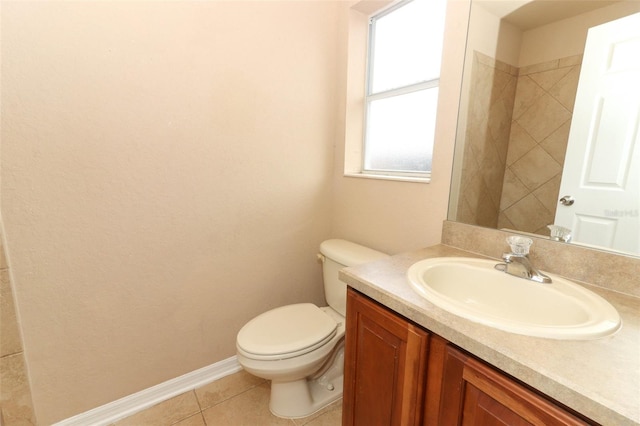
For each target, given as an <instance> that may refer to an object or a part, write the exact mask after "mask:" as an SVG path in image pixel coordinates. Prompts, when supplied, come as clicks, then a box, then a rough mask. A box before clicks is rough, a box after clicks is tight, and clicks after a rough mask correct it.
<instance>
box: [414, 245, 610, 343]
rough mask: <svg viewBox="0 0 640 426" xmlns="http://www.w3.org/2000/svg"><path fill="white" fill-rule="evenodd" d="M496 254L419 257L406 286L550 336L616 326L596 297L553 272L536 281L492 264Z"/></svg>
mask: <svg viewBox="0 0 640 426" xmlns="http://www.w3.org/2000/svg"><path fill="white" fill-rule="evenodd" d="M498 263H500V262H499V261H496V260H484V259H473V258H466V257H438V258H432V259H425V260H422V261H420V262H417V263H415V264H414V265H412V266H411V267H410V268H409V271H408V273H407V274H408V278H409V282H410V283H411V286H412V287H413V288H414V289H415V290H416V291H417V292H418V293H419V294H420V295H421V296H423V297H424V298H425V299H427V300H428V301H429V302H431V303H433V304H434V305H436V306H438V307H440V308H442V309H445V310H447V311H449V312H451V313H453V314H455V315H459V316H461V317H464V318H467V319H469V320H471V321H475V322H478V323H481V324H485V325H488V326H491V327H494V328H498V329H500V330H504V331H509V332H512V333H517V334H525V335H528V336H537V337H547V338H552V339H593V338H598V337H603V336H607V335H610V334H613V333H614V332H615V331H616V330H618V329H619V328H620V326H621V321H620V315H619V314H618V311H617V310H616V309H615V308H614V307H613V306H611V304H610V303H609V302H607V301H606V300H604V299H603V298H602V297H600V296H598V295H597V294H595V293H593V292H592V291H589V290H587V289H586V288H584V287H582V286H580V285H578V284H575V283H573V282H571V281H569V280H566V279H564V278H561V277H558V276H557V275H553V274H547V275H549V277H551V279H552V280H553V282H552V283H551V284H541V283H537V282H533V281H529V280H526V279H523V278H518V277H514V276H512V275H509V274H507V273H505V272H501V271H498V270H496V269H495V268H494V266H495V265H496V264H498Z"/></svg>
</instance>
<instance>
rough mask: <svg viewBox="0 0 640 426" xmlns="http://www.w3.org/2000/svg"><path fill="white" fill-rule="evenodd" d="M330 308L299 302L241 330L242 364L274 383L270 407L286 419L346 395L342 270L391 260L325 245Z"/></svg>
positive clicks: (340, 244)
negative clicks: (382, 260)
mask: <svg viewBox="0 0 640 426" xmlns="http://www.w3.org/2000/svg"><path fill="white" fill-rule="evenodd" d="M318 257H319V258H320V259H321V260H322V265H323V266H322V273H323V278H324V293H325V297H326V299H327V303H328V304H329V306H324V307H318V306H316V305H314V304H312V303H297V304H293V305H286V306H281V307H279V308H275V309H272V310H270V311H267V312H265V313H263V314H260V315H258V316H257V317H255V318H253V319H252V320H250V321H249V322H248V323H247V324H245V326H244V327H242V329H241V330H240V331H239V332H238V336H237V339H236V349H237V356H238V362H239V363H240V365H241V366H242V367H243V368H244V369H245V371H247V372H248V373H251V374H253V375H254V376H258V377H262V378H264V379H268V380H271V398H270V401H269V409H270V410H271V412H272V413H273V414H274V415H276V416H278V417H284V418H300V417H306V416H309V415H311V414H313V413H314V412H316V411H318V410H320V409H321V408H323V407H326V406H327V405H329V404H330V403H332V402H333V401H335V400H337V399H339V398H340V397H341V396H342V381H343V372H344V332H345V315H346V308H347V302H346V297H347V286H346V284H345V283H343V282H342V281H340V280H339V279H338V271H339V270H340V269H342V268H344V267H346V266H355V265H359V264H362V263H366V262H371V261H374V260H378V259H383V258H386V257H388V256H387V255H386V254H384V253H381V252H379V251H376V250H372V249H370V248H367V247H363V246H361V245H358V244H355V243H352V242H349V241H345V240H338V239H334V240H327V241H324V242H323V243H322V244H320V254H318Z"/></svg>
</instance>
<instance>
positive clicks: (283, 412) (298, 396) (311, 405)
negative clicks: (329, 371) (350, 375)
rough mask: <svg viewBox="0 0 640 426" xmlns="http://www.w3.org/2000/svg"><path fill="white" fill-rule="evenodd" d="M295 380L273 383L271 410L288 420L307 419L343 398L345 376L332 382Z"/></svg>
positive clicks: (335, 378) (340, 376)
mask: <svg viewBox="0 0 640 426" xmlns="http://www.w3.org/2000/svg"><path fill="white" fill-rule="evenodd" d="M323 378H325V376H322V377H321V378H320V379H317V380H307V379H302V380H295V381H293V382H284V383H277V382H272V383H271V400H270V401H269V409H270V410H271V413H273V415H275V416H278V417H283V418H286V419H297V418H301V417H307V416H310V415H311V414H313V413H315V412H316V411H319V410H321V409H323V408H324V407H326V406H327V405H329V404H331V403H332V402H334V401H336V400H338V399H340V398H341V397H342V383H343V375H342V374H341V375H339V376H338V377H334V378H333V379H332V380H327V381H324V380H322V379H323Z"/></svg>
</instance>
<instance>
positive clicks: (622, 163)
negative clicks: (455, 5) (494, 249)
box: [449, 0, 640, 255]
mask: <svg viewBox="0 0 640 426" xmlns="http://www.w3.org/2000/svg"><path fill="white" fill-rule="evenodd" d="M638 12H640V1H581V0H573V1H560V0H558V1H548V0H534V1H509V0H503V1H485V0H474V1H473V2H472V9H471V18H470V24H469V35H468V40H467V52H466V58H465V70H464V77H463V88H462V96H461V104H460V116H459V122H458V132H457V141H456V154H455V161H454V173H453V178H452V188H451V189H452V190H451V200H450V205H449V219H450V220H454V221H458V222H464V223H468V224H473V225H479V226H486V227H492V228H498V229H510V230H515V231H520V232H525V233H532V234H538V235H541V236H550V233H551V230H550V229H549V225H553V224H556V225H559V226H562V227H565V228H568V229H571V237H570V238H571V241H572V242H574V243H582V244H586V245H590V246H597V247H602V248H606V249H610V250H615V251H622V252H625V253H631V254H634V255H640V227H639V226H640V225H639V224H640V171H639V169H640V147H639V146H638V145H640V142H639V141H638V140H639V139H640V132H638V119H639V118H638V116H639V115H640V113H639V112H638V110H639V108H640V100H639V99H640V96H635V95H634V94H635V92H638V93H639V94H640V91H638V90H640V88H639V87H638V82H639V81H640V61H639V60H638V59H637V57H638V54H637V52H638V51H640V50H639V49H640V33H639V32H640V25H635V28H634V25H633V24H632V25H629V22H628V23H627V25H626V26H627V27H629V28H630V30H629V31H635V33H633V34H632V35H631V36H627V35H625V36H624V37H626V38H625V39H624V40H625V42H624V43H619V42H618V41H616V42H615V43H617V44H615V43H614V44H612V45H611V46H614V47H606V48H605V47H602V46H603V44H602V43H601V42H599V41H597V40H596V41H594V40H595V39H598V40H599V39H601V38H602V37H605V38H606V37H609V36H608V35H607V34H611V33H615V34H618V33H619V32H620V31H619V30H618V29H615V30H613V31H608V32H605V31H602V30H600V28H601V27H607V26H609V27H610V28H618V27H619V23H620V22H623V21H625V20H626V21H629V20H630V19H640V15H638V16H637V17H636V16H635V15H636V14H638ZM631 15H633V16H631ZM624 17H628V18H624ZM621 18H624V19H621ZM605 23H607V24H606V25H603V24H605ZM593 27H598V29H597V30H591V31H589V29H590V28H593ZM588 32H589V42H587V41H586V40H587V33H588ZM594 33H597V34H595V35H594ZM601 33H604V34H605V35H604V36H603V35H598V34H601ZM616 37H621V36H619V35H616ZM626 40H637V43H636V42H631V43H628V42H626ZM634 43H635V44H634ZM585 46H587V47H588V49H586V50H585ZM589 46H591V47H589ZM594 46H596V47H594ZM598 46H599V47H598ZM615 46H618V47H615ZM620 46H622V47H620ZM607 49H608V50H607ZM594 52H596V53H594ZM598 52H599V53H598ZM602 52H608V53H606V54H603V53H602ZM612 52H617V53H616V54H615V55H613V54H612ZM633 52H635V53H633ZM614 56H615V57H617V58H625V59H620V60H617V61H618V62H617V63H619V64H622V65H615V67H618V68H620V67H626V68H625V69H624V70H622V68H620V69H616V72H617V74H616V78H613V79H611V81H613V82H614V83H616V84H618V86H619V87H617V89H615V90H609V89H607V90H608V92H611V93H613V95H611V94H609V93H607V94H602V93H600V92H594V90H595V89H594V87H600V86H598V84H596V83H593V82H592V81H593V78H594V77H593V75H594V72H593V70H594V69H595V70H597V69H602V68H603V67H602V65H601V64H598V63H597V61H601V62H602V61H605V59H603V58H605V57H606V58H609V59H607V61H610V62H611V60H612V59H611V58H613V57H614ZM588 69H589V70H591V71H587V70H588ZM620 70H622V71H620ZM620 76H623V77H624V78H621V77H620ZM579 83H580V84H579ZM625 85H626V86H625ZM609 86H610V83H607V86H606V87H607V88H608V87H609ZM598 90H599V89H598ZM603 93H604V92H603ZM594 100H596V101H594ZM585 117H586V118H585ZM594 118H595V119H594ZM594 123H595V124H594ZM576 176H577V177H576ZM571 182H573V183H572V185H573V186H571V185H569V184H570V183H571ZM576 182H577V183H576ZM576 185H577V186H576ZM577 187H579V188H578V189H576V188H577ZM587 187H588V188H591V189H595V191H593V190H592V191H591V193H589V194H587V193H586V192H584V191H582V189H584V188H587ZM561 188H562V191H563V193H562V194H561V193H560V192H561ZM566 191H568V193H566V194H565V193H564V192H566ZM616 194H617V195H618V200H615V199H613V198H611V197H610V195H611V196H613V195H616ZM565 196H566V197H565ZM561 199H564V201H563V202H561V201H560V200H561ZM587 206H591V210H585V208H586V207H587ZM594 209H595V210H594ZM556 231H557V230H556ZM560 237H561V238H557V239H558V240H567V239H569V238H566V237H567V236H566V235H561V236H560Z"/></svg>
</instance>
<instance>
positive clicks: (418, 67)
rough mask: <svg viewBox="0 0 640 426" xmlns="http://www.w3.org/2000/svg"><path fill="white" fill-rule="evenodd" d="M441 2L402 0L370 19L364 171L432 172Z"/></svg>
mask: <svg viewBox="0 0 640 426" xmlns="http://www.w3.org/2000/svg"><path fill="white" fill-rule="evenodd" d="M445 8H446V1H445V0H405V1H402V2H400V3H398V4H396V5H394V6H393V7H391V8H389V9H387V10H384V11H383V12H381V13H379V14H377V15H375V16H373V17H372V18H371V20H370V25H369V52H368V53H369V61H368V68H367V88H366V90H367V92H366V112H365V114H366V116H365V121H366V125H365V142H364V164H363V172H364V173H370V174H387V175H407V176H419V177H429V175H430V173H431V159H432V152H433V138H434V132H435V123H436V108H437V104H438V83H439V79H440V61H441V56H442V42H443V33H444V18H445Z"/></svg>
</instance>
